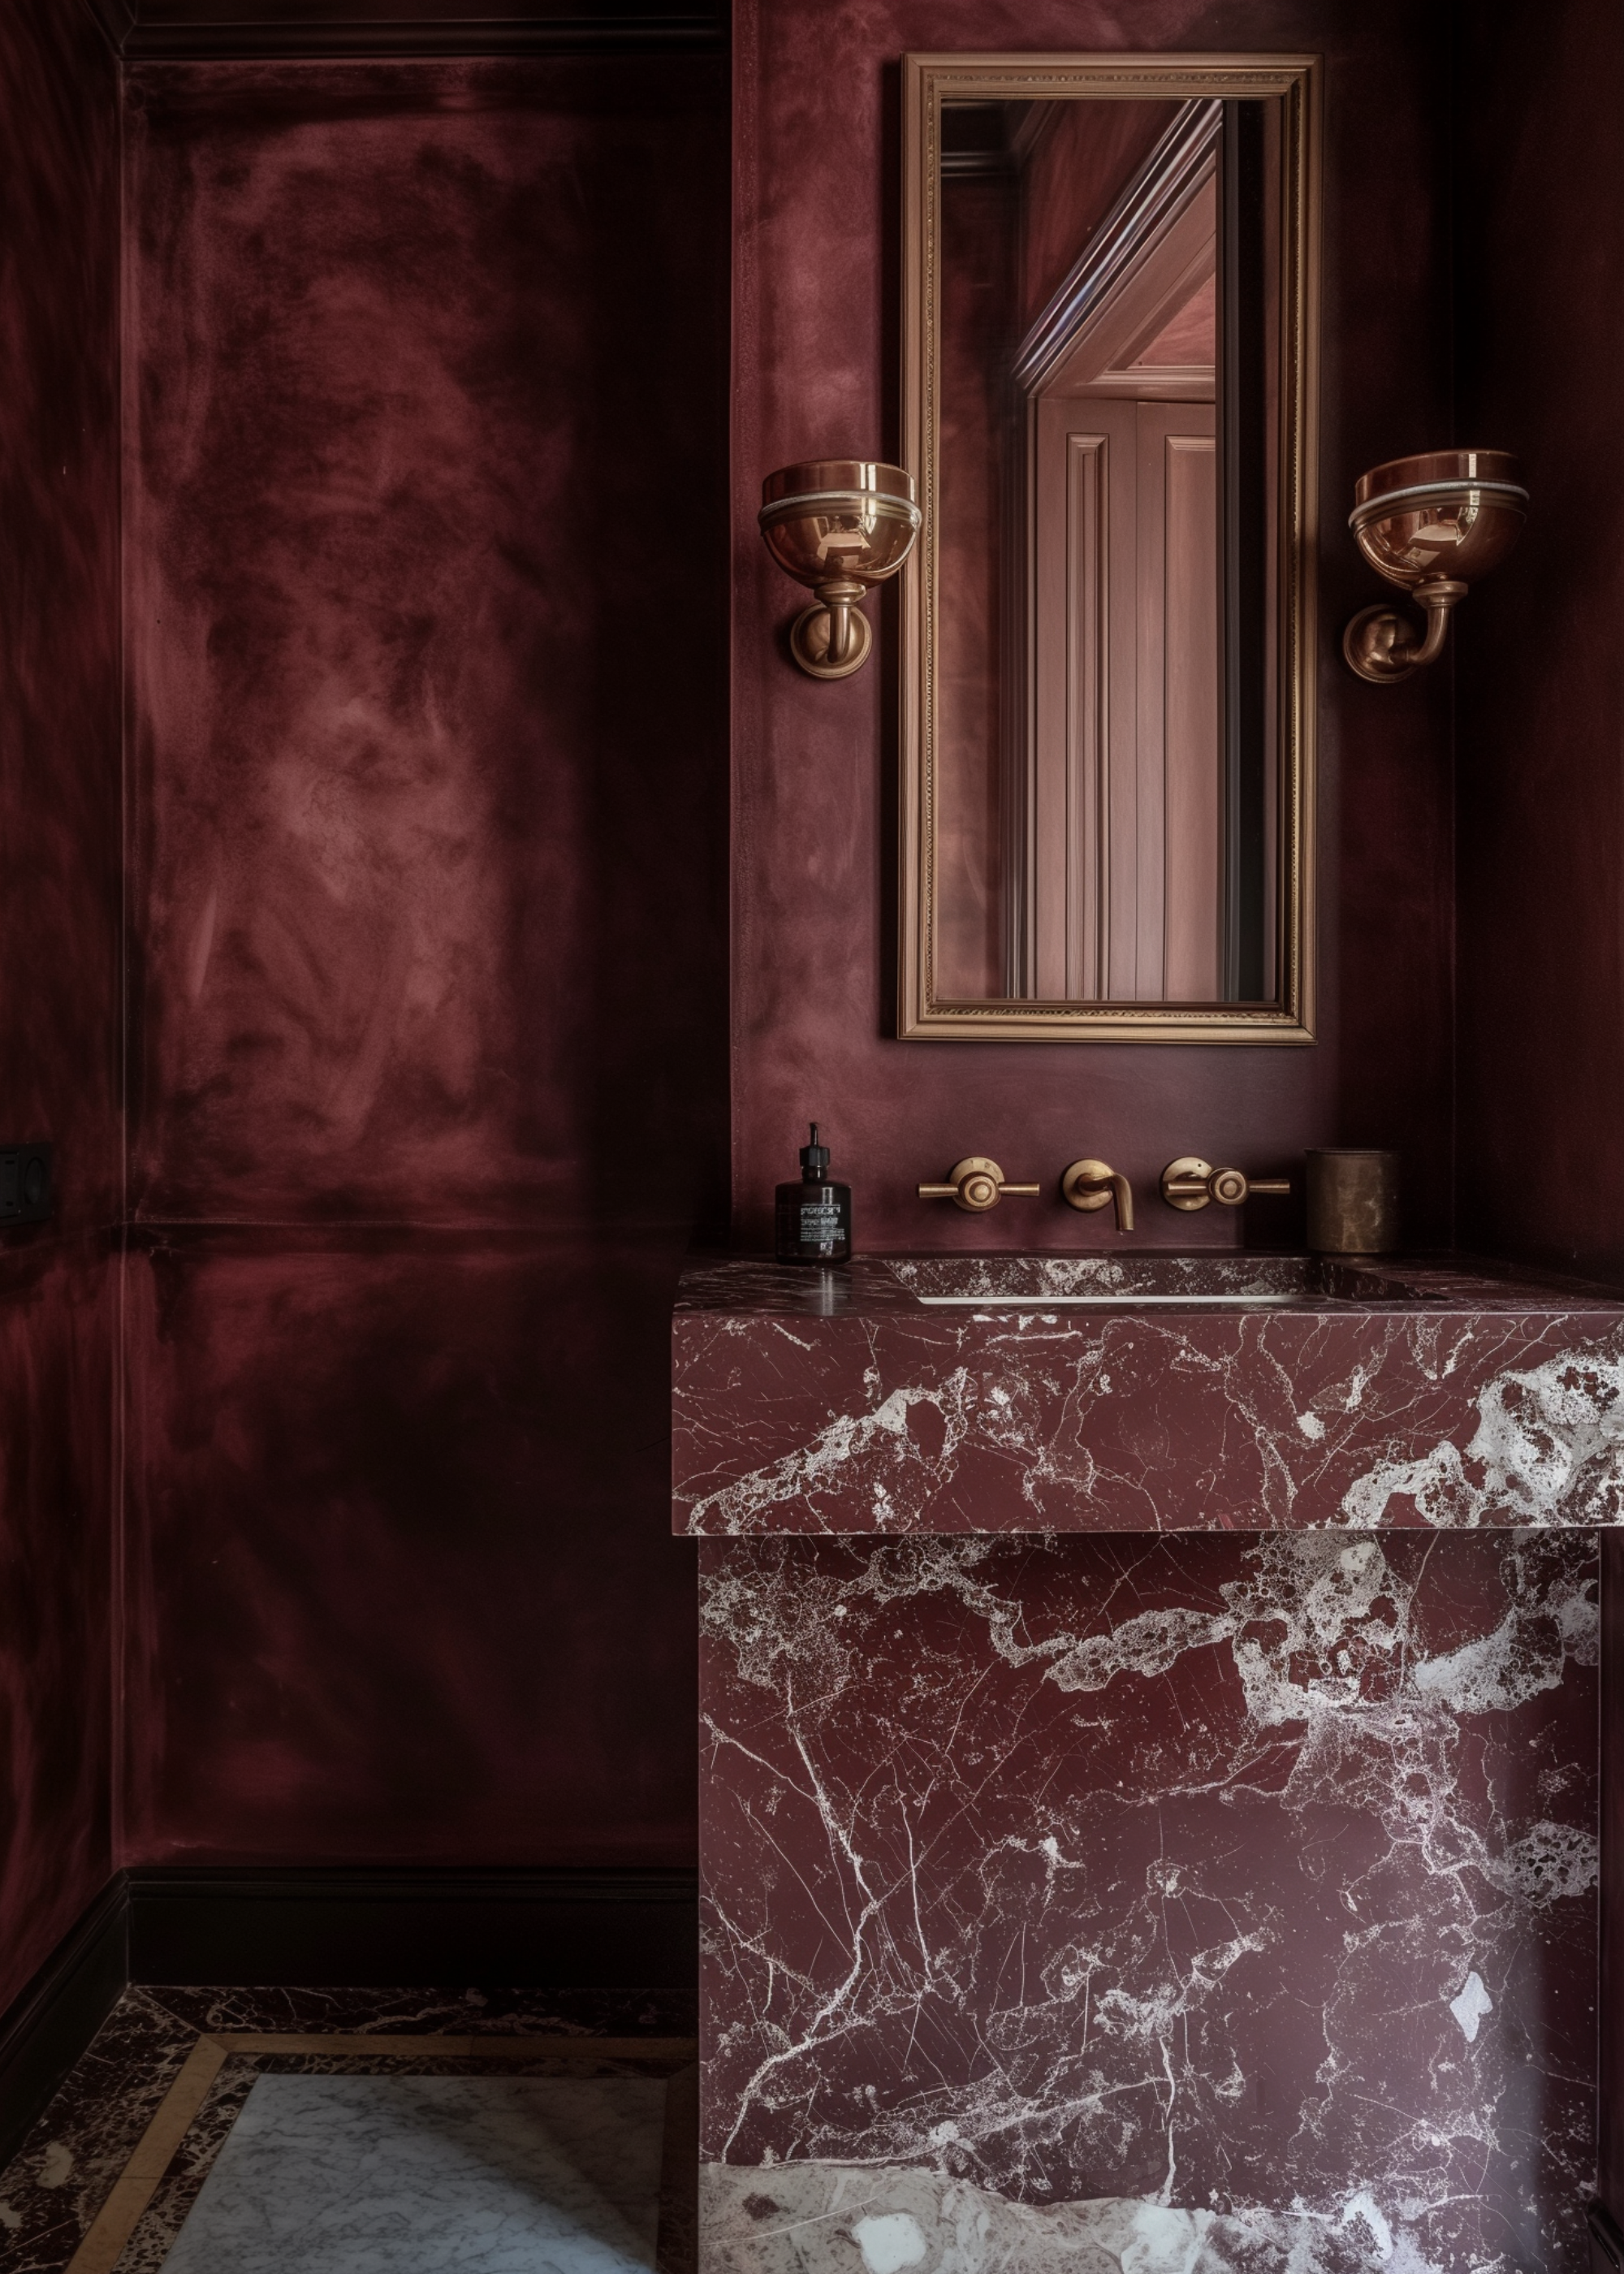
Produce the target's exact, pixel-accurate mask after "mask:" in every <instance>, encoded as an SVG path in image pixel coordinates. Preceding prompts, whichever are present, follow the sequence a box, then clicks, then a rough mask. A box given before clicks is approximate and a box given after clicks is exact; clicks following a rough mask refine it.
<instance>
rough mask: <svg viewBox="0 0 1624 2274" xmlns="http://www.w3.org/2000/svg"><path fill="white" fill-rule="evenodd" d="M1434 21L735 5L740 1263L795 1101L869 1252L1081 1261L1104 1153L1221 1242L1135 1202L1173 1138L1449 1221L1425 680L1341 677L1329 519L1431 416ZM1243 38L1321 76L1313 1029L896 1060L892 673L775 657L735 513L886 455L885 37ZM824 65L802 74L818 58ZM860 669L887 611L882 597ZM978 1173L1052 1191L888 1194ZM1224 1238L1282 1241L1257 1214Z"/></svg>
mask: <svg viewBox="0 0 1624 2274" xmlns="http://www.w3.org/2000/svg"><path fill="white" fill-rule="evenodd" d="M1438 36H1439V33H1438V27H1437V26H1436V25H1435V24H1434V23H1433V22H1432V19H1426V18H1424V17H1420V16H1417V13H1416V11H1413V10H1410V9H1404V8H1401V7H1398V6H1396V5H1394V4H1391V0H1385V4H1381V5H1377V6H1372V7H1369V8H1365V9H1361V10H1359V11H1357V12H1356V11H1350V10H1347V9H1345V8H1342V7H1336V6H1333V5H1331V4H1329V0H1155V4H1154V5H1149V6H1146V7H1141V8H1138V9H1135V10H1133V11H1132V12H1131V17H1130V16H1128V15H1124V12H1123V11H1120V10H1118V9H1115V8H1112V7H1109V6H1108V5H1106V4H1103V0H832V4H831V6H829V7H825V8H820V9H817V10H816V11H813V10H808V9H806V8H804V7H802V6H800V5H798V4H796V0H741V4H740V6H739V8H738V10H737V13H736V20H735V56H734V69H735V87H736V138H735V244H734V275H735V290H734V323H735V343H734V354H735V384H734V397H733V506H734V531H733V537H734V594H735V599H734V615H733V655H734V666H733V720H734V754H733V768H734V820H733V836H734V848H735V854H734V867H733V896H734V924H733V1083H734V1096H735V1115H734V1126H733V1174H734V1225H735V1236H736V1237H737V1238H738V1239H740V1240H741V1243H742V1244H745V1245H747V1246H748V1245H756V1246H760V1245H764V1244H765V1242H766V1240H767V1239H768V1237H769V1233H770V1224H769V1211H770V1204H771V1189H772V1186H773V1184H774V1183H775V1181H776V1180H777V1179H778V1178H780V1177H782V1176H783V1175H784V1174H786V1169H787V1170H789V1171H793V1160H794V1155H793V1147H794V1143H795V1141H796V1132H797V1130H798V1128H799V1126H800V1125H801V1123H802V1122H803V1121H805V1120H806V1119H808V1118H811V1117H812V1116H814V1115H816V1118H818V1120H819V1121H820V1123H821V1124H822V1125H823V1127H824V1130H825V1133H826V1134H827V1136H828V1138H829V1140H830V1141H831V1144H832V1145H833V1147H834V1157H835V1163H836V1171H837V1173H838V1174H840V1175H843V1176H846V1178H849V1179H850V1181H851V1182H852V1184H853V1187H854V1198H855V1208H856V1232H857V1239H858V1241H859V1244H860V1245H866V1246H871V1247H879V1248H885V1247H891V1248H897V1247H910V1246H912V1247H929V1246H976V1247H984V1246H1019V1245H1027V1244H1034V1245H1043V1246H1071V1247H1079V1248H1082V1247H1095V1246H1101V1245H1103V1244H1106V1243H1108V1242H1109V1239H1111V1237H1112V1234H1111V1233H1110V1231H1109V1229H1108V1228H1107V1227H1108V1219H1107V1218H1105V1217H1103V1216H1079V1215H1077V1214H1076V1213H1075V1212H1073V1211H1071V1210H1069V1209H1065V1208H1064V1207H1063V1205H1062V1204H1061V1203H1060V1201H1059V1200H1058V1198H1057V1196H1056V1190H1055V1188H1056V1184H1057V1179H1058V1175H1059V1172H1060V1171H1061V1170H1062V1168H1064V1165H1065V1163H1067V1162H1068V1161H1071V1160H1072V1159H1074V1158H1076V1157H1077V1156H1079V1154H1083V1153H1091V1154H1095V1155H1099V1156H1102V1157H1104V1158H1105V1159H1108V1160H1109V1161H1110V1162H1111V1163H1113V1164H1114V1165H1115V1166H1116V1167H1117V1168H1119V1169H1121V1170H1123V1171H1125V1172H1127V1173H1128V1174H1129V1175H1130V1176H1131V1177H1132V1178H1133V1179H1134V1181H1135V1184H1136V1186H1138V1188H1139V1191H1140V1193H1141V1194H1142V1195H1145V1197H1144V1199H1143V1202H1142V1208H1141V1216H1140V1228H1139V1233H1138V1234H1137V1235H1136V1244H1139V1245H1147V1244H1153V1243H1162V1244H1168V1245H1178V1246H1186V1245H1189V1244H1190V1243H1191V1242H1192V1240H1197V1241H1201V1242H1220V1243H1222V1242H1226V1241H1228V1240H1231V1239H1234V1238H1236V1237H1237V1231H1238V1229H1239V1228H1238V1227H1237V1224H1236V1221H1235V1219H1234V1218H1233V1217H1232V1216H1229V1215H1227V1214H1223V1213H1222V1212H1221V1211H1219V1210H1217V1209H1212V1210H1209V1211H1208V1212H1207V1216H1205V1217H1202V1218H1198V1219H1192V1218H1190V1217H1188V1216H1177V1217H1176V1216H1174V1215H1173V1214H1172V1213H1171V1212H1170V1211H1169V1210H1167V1209H1164V1208H1163V1207H1162V1205H1161V1203H1160V1201H1153V1200H1152V1199H1150V1198H1149V1196H1148V1195H1149V1193H1151V1192H1152V1191H1153V1190H1154V1182H1155V1179H1156V1178H1157V1176H1158V1175H1159V1174H1160V1171H1161V1170H1162V1166H1163V1164H1164V1163H1166V1162H1167V1161H1168V1160H1169V1159H1170V1158H1172V1156H1174V1155H1175V1154H1178V1153H1183V1152H1186V1151H1195V1152H1199V1153H1203V1154H1205V1155H1206V1156H1207V1157H1208V1158H1209V1159H1213V1160H1217V1159H1220V1158H1224V1159H1236V1160H1238V1161H1239V1162H1240V1163H1242V1165H1244V1166H1252V1167H1254V1168H1255V1167H1261V1166H1263V1165H1265V1164H1267V1165H1271V1166H1272V1165H1275V1164H1283V1163H1289V1160H1290V1158H1291V1156H1293V1155H1295V1154H1297V1153H1299V1152H1300V1151H1301V1150H1302V1148H1304V1146H1308V1145H1314V1144H1323V1143H1330V1142H1336V1141H1344V1142H1353V1143H1377V1144H1396V1145H1399V1146H1402V1148H1404V1150H1405V1152H1406V1154H1407V1156H1408V1157H1409V1163H1410V1190H1411V1196H1412V1208H1411V1226H1412V1231H1413V1232H1414V1233H1415V1235H1416V1236H1417V1237H1418V1238H1420V1239H1446V1238H1447V1235H1448V1231H1449V1200H1448V1193H1449V1172H1450V1161H1449V1146H1450V1097H1449V1090H1450V1077H1449V1052H1450V1043H1451V1024H1450V980H1451V971H1450V964H1451V949H1452V925H1453V912H1452V884H1451V811H1450V782H1449V757H1448V737H1447V694H1448V690H1447V683H1446V682H1444V681H1442V679H1441V678H1440V677H1439V676H1437V675H1434V676H1433V677H1432V680H1431V681H1430V682H1425V683H1420V682H1418V683H1417V684H1416V685H1414V686H1412V687H1407V688H1403V689H1374V688H1365V687H1363V686H1361V685H1359V684H1358V683H1357V682H1356V681H1353V680H1352V679H1351V678H1350V676H1349V675H1348V674H1347V673H1346V672H1345V670H1344V668H1343V666H1342V663H1341V660H1340V657H1339V654H1338V642H1339V640H1340V635H1341V627H1342V623H1343V621H1345V619H1346V617H1347V616H1348V615H1349V614H1351V613H1352V612H1353V610H1354V608H1355V607H1356V606H1359V605H1362V604H1363V603H1364V602H1365V600H1366V599H1368V598H1369V597H1370V580H1369V576H1368V572H1365V571H1364V570H1362V569H1361V567H1360V565H1359V563H1358V561H1357V558H1356V557H1355V556H1354V554H1353V553H1352V548H1351V546H1350V544H1349V541H1348V538H1347V536H1346V532H1345V530H1344V528H1343V525H1342V524H1343V520H1344V516H1345V512H1346V505H1345V502H1344V501H1346V500H1348V499H1350V496H1351V492H1352V486H1353V482H1354V479H1355V478H1356V476H1357V474H1358V473H1359V472H1360V471H1362V470H1363V469H1364V468H1365V467H1366V466H1368V465H1371V464H1373V463H1378V462H1379V461H1380V459H1382V458H1384V457H1387V456H1392V455H1394V454H1395V452H1397V451H1400V450H1404V449H1409V448H1424V447H1425V442H1424V441H1423V440H1421V439H1420V438H1422V437H1424V436H1425V435H1427V434H1430V433H1435V432H1437V431H1438V430H1439V428H1440V425H1441V424H1442V423H1445V421H1446V415H1447V395H1446V388H1447V297H1446V295H1445V292H1444V290H1443V280H1444V275H1445V260H1446V251H1447V246H1446V242H1445V233H1444V230H1443V228H1442V225H1441V222H1438V221H1436V220H1435V219H1434V218H1433V215H1434V214H1435V211H1436V200H1435V198H1434V195H1433V192H1434V190H1435V188H1436V187H1437V185H1438V184H1437V183H1436V182H1435V181H1434V179H1433V177H1432V174H1431V172H1430V171H1429V170H1428V169H1430V168H1432V167H1433V166H1438V167H1440V169H1441V165H1442V156H1441V154H1440V151H1439V146H1438V138H1437V136H1436V134H1435V132H1433V125H1434V122H1435V118H1436V116H1437V115H1438V100H1439V93H1440V87H1439V73H1440V70H1441V66H1442V61H1443V59H1442V57H1441V55H1440V53H1439V52H1438V51H1437V50H1436V49H1435V47H1434V45H1433V43H1434V42H1435V41H1437V39H1438ZM1124 46H1132V47H1133V48H1136V49H1157V48H1168V49H1254V50H1256V49H1289V50H1292V51H1300V50H1304V49H1306V50H1308V51H1311V52H1316V53H1322V54H1323V55H1324V56H1326V58H1327V69H1326V94H1327V103H1326V120H1327V168H1326V181H1327V200H1326V228H1325V316H1324V348H1325V354H1324V366H1323V370H1324V385H1323V391H1322V402H1321V410H1322V430H1321V433H1322V452H1321V479H1322V485H1323V497H1324V501H1325V507H1324V516H1323V525H1324V531H1325V535H1324V539H1323V545H1322V555H1321V594H1322V604H1323V605H1322V615H1321V626H1320V671H1321V674H1322V676H1321V697H1320V704H1319V748H1320V760H1321V795H1322V816H1321V835H1320V847H1319V854H1320V879H1321V893H1320V905H1321V909H1322V911H1323V914H1322V918H1321V925H1320V933H1319V944H1320V953H1321V989H1320V1013H1319V1032H1320V1036H1321V1039H1320V1041H1319V1043H1318V1045H1317V1046H1315V1047H1313V1048H1310V1049H1296V1050H1217V1049H1187V1048H1165V1049H1142V1048H1130V1047H1126V1046H1117V1045H1093V1044H1054V1043H1029V1044H994V1043H974V1044H961V1043H897V1042H895V1041H893V1040H891V1039H890V1035H891V1033H892V1032H893V1031H894V1029H893V1027H892V1020H893V1016H894V978H893V975H892V968H893V962H894V957H893V952H892V942H893V940H894V934H895V907H894V888H893V882H892V874H893V871H892V863H893V861H894V851H893V836H894V819H893V813H894V796H895V792H894V780H893V772H892V769H893V766H894V742H895V735H894V719H895V714H896V686H895V677H894V672H893V671H892V669H891V667H890V666H889V665H887V664H885V663H882V665H881V667H879V668H877V669H876V668H872V667H871V668H870V669H868V671H866V672H864V673H862V674H860V675H859V676H858V677H856V678H853V679H852V680H850V681H845V682H842V683H839V684H833V685H822V684H816V683H814V682H812V681H808V680H806V679H805V678H804V677H803V676H802V675H801V674H800V673H798V672H797V671H796V670H795V668H794V666H793V664H792V663H791V662H790V661H789V659H788V658H787V655H786V651H785V647H784V643H783V638H782V628H783V626H784V625H785V623H786V621H788V620H789V618H790V617H791V616H792V615H793V614H794V612H795V610H796V608H797V607H798V606H799V605H800V598H799V596H798V594H797V592H796V591H795V589H794V588H793V587H792V586H791V585H790V584H788V582H787V581H786V579H785V578H784V577H783V576H781V575H780V574H779V573H778V571H777V570H775V569H773V568H772V566H771V562H770V561H769V560H768V559H767V556H766V554H765V552H764V549H763V546H762V545H761V541H760V538H759V537H758V535H757V533H756V525H755V513H756V505H757V503H758V502H759V497H760V489H759V485H760V481H761V478H762V476H763V474H764V473H766V472H768V471H771V468H773V467H775V466H778V465H781V464H784V463H787V462H788V461H790V460H792V459H794V458H798V457H805V456H815V455H818V454H820V453H828V454H833V453H837V452H838V453H846V452H848V451H851V450H853V449H855V450H857V451H859V452H860V453H861V454H864V455H867V454H869V453H871V452H875V451H886V452H894V451H895V450H896V448H897V447H898V413H897V399H898V392H897V391H898V369H897V344H896V343H897V339H898V327H899V312H898V257H897V245H898V229H899V222H898V170H899V166H900V154H899V131H898V106H899V102H900V91H899V74H898V68H897V66H898V58H899V57H900V56H902V55H903V54H904V53H906V52H907V51H909V50H915V49H935V50H945V49H965V50H989V49H1114V48H1122V47H1124ZM831 54H838V56H840V59H841V67H840V70H839V72H838V73H831V72H830V71H829V70H828V68H827V59H828V57H829V56H830V55H831ZM880 621H881V626H882V639H883V644H884V646H885V648H886V649H887V650H889V649H891V646H892V645H893V644H894V640H895V622H894V612H893V608H892V605H891V602H890V600H889V599H887V600H886V602H885V603H884V605H883V608H882V612H881V618H880ZM973 1151H974V1152H987V1153H990V1154H991V1155H992V1156H994V1157H995V1158H996V1159H997V1160H998V1161H999V1162H1000V1163H1002V1164H1003V1166H1004V1170H1005V1171H1006V1172H1007V1173H1008V1174H1010V1175H1011V1176H1015V1177H1019V1178H1041V1180H1042V1181H1043V1182H1044V1185H1045V1187H1046V1193H1047V1195H1048V1196H1047V1197H1046V1198H1045V1199H1044V1200H1042V1201H1027V1202H1020V1203H1015V1202H1011V1203H1009V1204H1007V1205H1005V1206H1004V1207H1002V1208H1000V1209H998V1210H996V1212H995V1213H994V1214H993V1215H992V1216H984V1217H980V1218H977V1219H976V1220H975V1221H974V1224H971V1223H969V1222H967V1221H966V1218H965V1217H964V1216H962V1215H960V1214H959V1212H958V1211H956V1210H954V1209H951V1208H949V1207H946V1206H944V1205H940V1204H938V1205H934V1206H933V1205H927V1204H924V1203H921V1202H919V1201H916V1200H915V1199H914V1196H913V1187H914V1184H915V1183H916V1182H918V1181H919V1180H920V1179H921V1178H926V1177H936V1176H939V1175H940V1174H941V1173H942V1171H944V1170H945V1169H946V1168H947V1167H948V1166H949V1164H950V1163H951V1162H953V1161H954V1160H956V1159H958V1158H959V1156H961V1155H963V1154H965V1153H968V1152H973ZM1251 1214H1252V1224H1251V1225H1250V1227H1249V1231H1250V1236H1251V1237H1252V1238H1254V1239H1262V1240H1264V1241H1266V1242H1267V1241H1269V1240H1279V1239H1284V1238H1287V1237H1289V1235H1290V1233H1291V1231H1292V1230H1293V1225H1294V1219H1293V1216H1292V1215H1291V1213H1290V1211H1289V1209H1269V1208H1268V1207H1267V1205H1266V1204H1263V1203H1259V1204H1257V1205H1256V1207H1255V1208H1254V1209H1252V1212H1251Z"/></svg>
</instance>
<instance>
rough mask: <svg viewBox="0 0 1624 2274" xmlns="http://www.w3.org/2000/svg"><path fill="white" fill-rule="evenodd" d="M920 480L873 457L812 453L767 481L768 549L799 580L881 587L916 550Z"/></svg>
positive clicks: (763, 518) (764, 519) (763, 519)
mask: <svg viewBox="0 0 1624 2274" xmlns="http://www.w3.org/2000/svg"><path fill="white" fill-rule="evenodd" d="M922 518H923V516H921V513H920V509H919V508H918V506H917V505H915V504H914V477H913V476H912V474H908V473H905V472H904V471H903V470H902V468H901V467H900V466H883V465H878V464H876V463H874V462H873V461H872V460H871V459H868V458H808V459H806V460H804V461H803V462H802V463H801V464H800V465H797V466H781V467H780V468H779V469H778V472H777V473H776V474H769V475H768V477H767V478H766V480H765V481H764V482H763V484H762V508H761V511H760V513H759V514H758V515H757V516H756V519H757V521H758V523H760V526H761V533H762V535H763V538H765V539H766V541H767V550H768V551H769V552H770V553H771V555H772V557H773V559H774V560H775V561H777V562H778V566H779V568H780V569H784V570H786V573H787V574H788V575H790V576H793V578H794V579H795V582H796V583H797V584H808V585H810V586H811V587H812V589H813V590H814V591H816V590H817V588H818V587H819V586H820V585H823V584H841V583H846V582H848V581H849V582H851V583H853V584H862V585H868V584H879V583H881V582H882V581H883V579H884V578H885V577H887V576H895V575H896V573H897V571H898V569H900V568H901V566H902V564H903V562H904V561H906V559H907V557H908V554H909V553H911V552H912V551H913V549H914V538H916V537H917V536H918V534H919V529H920V523H921V519H922Z"/></svg>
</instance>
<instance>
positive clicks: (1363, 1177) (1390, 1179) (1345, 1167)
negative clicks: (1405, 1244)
mask: <svg viewBox="0 0 1624 2274" xmlns="http://www.w3.org/2000/svg"><path fill="white" fill-rule="evenodd" d="M1304 1166H1305V1169H1306V1171H1307V1175H1306V1184H1307V1188H1308V1245H1309V1247H1310V1249H1311V1250H1312V1253H1313V1254H1316V1255H1387V1254H1391V1253H1392V1251H1393V1250H1394V1249H1395V1247H1396V1246H1398V1233H1399V1178H1398V1171H1399V1156H1398V1155H1397V1154H1396V1153H1390V1152H1382V1151H1379V1150H1375V1149H1372V1150H1370V1151H1354V1150H1351V1149H1347V1148H1344V1149H1341V1150H1326V1151H1322V1152H1312V1153H1309V1154H1306V1155H1305V1156H1304Z"/></svg>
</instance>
